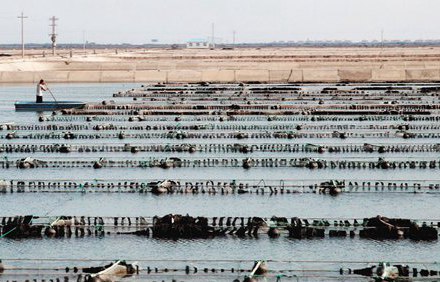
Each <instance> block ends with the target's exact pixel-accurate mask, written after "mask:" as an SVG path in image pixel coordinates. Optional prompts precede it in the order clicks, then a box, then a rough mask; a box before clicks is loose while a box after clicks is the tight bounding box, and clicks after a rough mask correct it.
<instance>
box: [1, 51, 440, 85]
mask: <svg viewBox="0 0 440 282" xmlns="http://www.w3.org/2000/svg"><path fill="white" fill-rule="evenodd" d="M0 53H7V54H12V56H10V57H0V81H1V82H3V83H17V82H20V83H21V82H36V81H37V80H39V79H40V78H44V79H46V80H47V81H50V82H145V83H147V82H198V81H211V82H245V81H262V82H305V83H306V82H436V81H440V47H419V48H383V49H381V48H262V49H255V48H253V49H242V48H238V49H235V50H189V49H181V50H169V49H148V50H143V49H132V50H117V51H116V50H99V51H97V52H96V53H94V52H93V51H92V50H88V51H87V54H85V53H84V52H83V50H73V51H72V54H71V53H70V51H69V50H60V51H59V52H58V54H57V56H51V55H49V53H50V52H49V51H48V50H46V51H45V53H46V56H43V50H29V51H27V53H26V57H25V59H24V60H23V59H22V58H21V56H20V52H19V51H17V50H1V51H0Z"/></svg>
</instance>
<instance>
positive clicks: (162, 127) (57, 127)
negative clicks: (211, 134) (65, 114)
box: [0, 121, 440, 132]
mask: <svg viewBox="0 0 440 282" xmlns="http://www.w3.org/2000/svg"><path fill="white" fill-rule="evenodd" d="M0 130H5V131H8V132H9V131H15V132H22V131H23V132H25V131H52V132H54V131H121V130H123V131H174V130H197V131H203V130H211V131H214V130H216V131H228V130H240V131H248V130H249V131H255V130H270V131H274V130H277V131H278V130H295V131H322V130H327V131H328V130H336V131H338V130H370V131H379V130H391V131H396V130H401V131H402V130H411V131H426V130H440V124H409V123H406V124H394V123H393V124H377V122H372V123H368V122H364V123H361V124H315V123H307V124H304V123H301V124H291V123H280V124H277V123H276V121H275V122H274V123H270V124H230V123H227V124H225V123H217V124H215V123H206V124H204V123H195V124H185V123H180V122H179V124H177V125H176V124H171V123H169V122H166V123H165V124H164V123H163V122H161V123H157V124H149V125H143V124H142V123H138V124H136V125H127V123H121V124H84V123H81V124H3V125H0Z"/></svg>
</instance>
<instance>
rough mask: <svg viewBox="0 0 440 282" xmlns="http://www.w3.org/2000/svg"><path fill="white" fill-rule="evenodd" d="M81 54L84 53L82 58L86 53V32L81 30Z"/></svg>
mask: <svg viewBox="0 0 440 282" xmlns="http://www.w3.org/2000/svg"><path fill="white" fill-rule="evenodd" d="M83 52H84V56H86V55H87V53H86V31H85V30H83Z"/></svg>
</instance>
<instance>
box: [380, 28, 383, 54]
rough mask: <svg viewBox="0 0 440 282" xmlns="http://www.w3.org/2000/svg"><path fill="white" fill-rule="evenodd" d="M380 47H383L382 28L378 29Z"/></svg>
mask: <svg viewBox="0 0 440 282" xmlns="http://www.w3.org/2000/svg"><path fill="white" fill-rule="evenodd" d="M380 47H381V48H382V49H383V28H382V29H381V30H380Z"/></svg>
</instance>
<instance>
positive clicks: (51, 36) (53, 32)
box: [49, 16, 58, 56]
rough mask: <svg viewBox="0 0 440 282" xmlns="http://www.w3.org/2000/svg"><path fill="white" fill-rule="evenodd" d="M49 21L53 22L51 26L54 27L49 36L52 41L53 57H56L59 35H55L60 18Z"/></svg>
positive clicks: (52, 18)
mask: <svg viewBox="0 0 440 282" xmlns="http://www.w3.org/2000/svg"><path fill="white" fill-rule="evenodd" d="M49 20H50V21H51V24H50V25H49V26H51V27H52V33H51V34H49V35H50V40H51V41H52V56H55V49H56V47H57V34H56V33H55V27H56V26H57V24H56V21H57V20H58V18H56V17H55V16H53V17H51V18H50V19H49Z"/></svg>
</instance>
